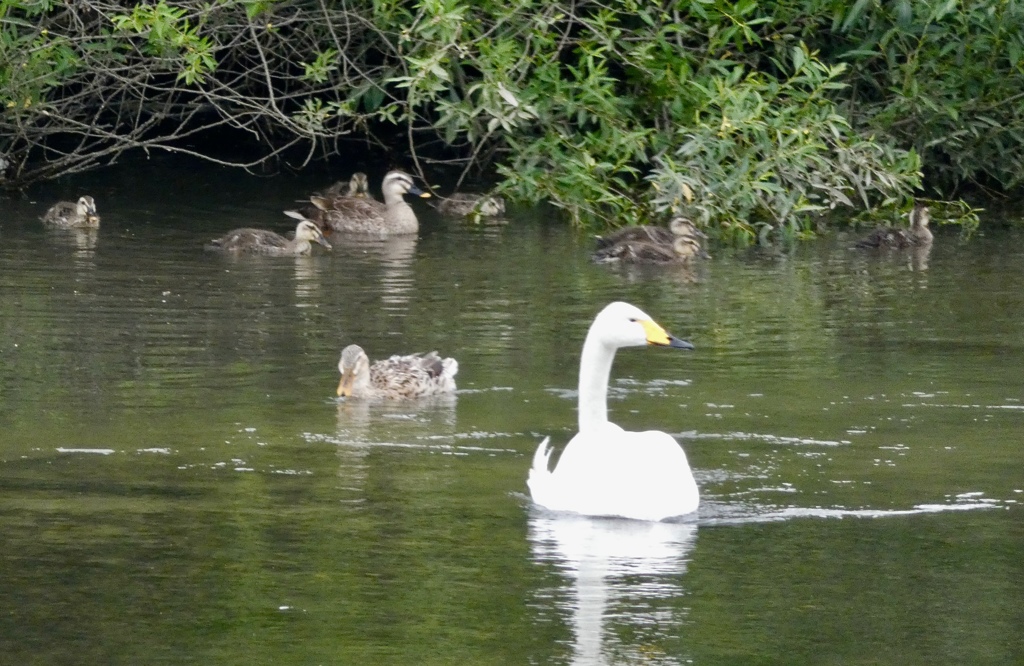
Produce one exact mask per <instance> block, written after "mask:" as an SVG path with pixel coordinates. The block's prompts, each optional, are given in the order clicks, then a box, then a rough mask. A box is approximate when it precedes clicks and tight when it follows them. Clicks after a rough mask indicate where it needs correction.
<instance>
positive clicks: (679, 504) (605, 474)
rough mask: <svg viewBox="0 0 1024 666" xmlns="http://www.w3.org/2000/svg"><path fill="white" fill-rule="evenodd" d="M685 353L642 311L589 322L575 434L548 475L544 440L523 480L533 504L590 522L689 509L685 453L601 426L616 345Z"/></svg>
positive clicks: (625, 308)
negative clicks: (597, 518)
mask: <svg viewBox="0 0 1024 666" xmlns="http://www.w3.org/2000/svg"><path fill="white" fill-rule="evenodd" d="M645 345H658V346H662V347H675V348H678V349H693V345H691V344H690V343H689V342H686V341H684V340H680V339H678V338H675V337H673V336H671V335H669V334H668V333H667V332H666V331H665V329H663V328H662V327H661V326H659V325H658V324H657V323H655V322H654V320H652V319H651V318H650V317H649V316H648V315H646V314H645V313H644V312H643V311H642V310H640V309H639V308H636V307H634V306H632V305H630V304H628V303H612V304H610V305H608V306H607V307H605V308H604V309H603V310H601V312H600V313H599V314H598V315H597V317H596V318H595V319H594V323H593V324H591V325H590V330H589V331H588V332H587V339H586V341H585V342H584V343H583V353H582V356H581V358H580V390H579V428H580V431H579V433H577V434H576V436H575V437H573V438H572V440H570V441H569V444H568V445H567V446H566V447H565V450H564V451H563V452H562V456H561V457H560V458H559V460H558V464H557V466H556V467H555V470H554V471H553V472H552V471H548V459H549V458H550V456H551V448H550V446H549V440H550V438H545V439H544V441H543V442H541V443H540V446H538V447H537V452H536V453H535V454H534V456H533V466H532V468H531V469H530V475H529V478H528V479H527V482H526V483H527V485H528V486H529V488H530V495H531V497H532V498H533V501H534V502H535V503H536V504H539V505H540V506H542V507H545V508H547V509H551V510H553V511H572V512H575V513H581V514H585V515H590V516H621V517H623V518H635V519H638V520H663V519H665V518H671V517H673V516H681V515H684V514H687V513H693V512H694V511H696V510H697V505H698V503H699V501H700V495H699V492H698V490H697V482H696V481H694V479H693V472H691V471H690V465H689V463H688V462H687V461H686V454H685V453H684V452H683V449H682V447H681V446H679V443H678V442H676V440H675V439H673V437H672V436H671V435H669V434H668V433H664V432H660V431H658V430H648V431H646V432H627V431H625V430H623V429H622V428H620V427H619V426H617V425H615V424H614V423H611V422H609V421H608V408H607V404H606V401H607V396H608V376H609V374H610V372H611V367H612V360H613V359H614V358H615V350H616V349H618V348H619V347H640V346H645Z"/></svg>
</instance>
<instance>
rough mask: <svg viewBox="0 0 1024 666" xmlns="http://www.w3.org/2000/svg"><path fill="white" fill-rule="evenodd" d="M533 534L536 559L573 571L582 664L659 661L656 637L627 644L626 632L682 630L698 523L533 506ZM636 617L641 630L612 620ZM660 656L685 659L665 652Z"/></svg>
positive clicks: (673, 633) (570, 603)
mask: <svg viewBox="0 0 1024 666" xmlns="http://www.w3.org/2000/svg"><path fill="white" fill-rule="evenodd" d="M529 539H530V544H531V550H532V553H533V558H534V560H535V561H536V562H537V563H538V564H541V565H544V566H550V565H552V564H553V565H555V566H556V567H557V568H558V569H559V570H560V571H561V573H562V574H563V575H564V577H565V579H566V584H565V586H564V587H565V592H568V594H565V593H563V591H561V590H559V591H556V593H555V594H552V595H550V598H551V599H558V600H565V601H564V602H563V604H564V606H565V608H564V610H567V611H568V612H569V613H571V615H572V617H571V624H572V628H573V632H574V635H575V636H574V638H575V644H574V654H573V659H572V662H571V663H573V664H580V665H581V666H582V665H584V664H586V665H588V666H589V665H592V664H610V663H613V662H616V663H617V662H620V661H623V659H622V658H623V657H624V656H626V655H632V657H635V659H633V658H626V659H625V661H626V662H632V661H638V662H644V663H649V662H652V659H651V657H652V655H651V653H650V649H651V646H649V645H625V644H622V643H621V637H622V636H627V635H635V636H642V635H648V636H649V635H650V633H651V631H652V630H653V631H655V632H657V634H658V635H660V636H663V637H666V638H668V637H673V638H675V637H678V633H679V625H680V620H681V618H680V617H679V611H678V608H679V606H678V602H677V601H673V599H678V597H680V596H682V595H683V594H684V593H685V590H684V588H683V586H682V580H681V578H680V576H681V574H683V573H685V572H686V566H687V562H688V561H689V555H690V552H691V551H692V550H693V547H694V544H695V542H696V539H697V525H696V524H693V523H666V522H660V523H658V522H649V521H639V520H625V519H618V518H591V517H586V516H580V515H575V514H562V513H551V512H545V511H541V510H535V511H533V512H532V515H531V517H530V522H529ZM612 618H614V623H615V624H616V625H630V626H631V627H632V628H634V629H635V631H629V632H622V631H612V630H611V629H609V628H608V627H607V625H606V620H607V622H608V623H610V622H612ZM659 657H660V658H658V659H654V660H653V661H655V662H657V663H682V661H683V659H682V657H681V656H678V655H667V654H661V655H659Z"/></svg>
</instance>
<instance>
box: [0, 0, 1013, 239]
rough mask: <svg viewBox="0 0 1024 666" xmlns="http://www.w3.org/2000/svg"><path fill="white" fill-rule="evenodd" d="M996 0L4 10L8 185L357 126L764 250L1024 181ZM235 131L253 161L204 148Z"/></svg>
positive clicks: (14, 5) (0, 11)
mask: <svg viewBox="0 0 1024 666" xmlns="http://www.w3.org/2000/svg"><path fill="white" fill-rule="evenodd" d="M1022 12H1024V8H1019V7H1018V6H1017V5H1016V4H1015V3H1006V2H999V1H998V0H976V1H975V2H972V3H967V4H964V3H953V2H949V1H947V0H921V1H918V2H910V0H897V1H896V2H892V3H877V2H867V1H865V0H858V1H857V2H855V3H852V5H851V4H850V3H846V2H840V0H799V1H798V0H777V1H775V2H768V1H764V2H758V1H757V0H741V1H740V2H725V1H724V0H665V1H664V2H660V3H652V2H641V1H639V0H623V1H622V2H618V3H600V2H595V1H594V0H576V1H575V2H568V1H565V2H548V1H543V2H542V1H541V0H506V1H505V2H498V1H496V0H481V1H473V2H471V1H470V0H416V1H414V2H408V1H406V0H364V2H351V3H343V4H342V3H321V2H312V1H306V0H297V1H291V2H276V1H274V0H231V1H227V2H216V3H208V2H205V1H202V0H181V1H178V2H174V3H173V4H171V3H168V2H166V1H165V0H159V1H158V2H156V3H138V4H136V5H134V6H131V5H126V4H125V3H120V2H116V1H115V0H89V1H88V2H82V3H54V2H49V1H48V0H43V1H39V0H0V21H2V23H0V25H2V27H3V29H2V31H0V99H2V101H3V104H4V109H5V112H4V115H3V116H2V119H0V152H2V153H3V154H4V155H5V156H6V157H7V159H8V160H9V161H10V162H11V165H12V166H11V167H10V168H9V170H8V173H7V178H8V181H7V184H8V185H9V186H19V185H22V184H24V183H26V182H31V181H32V180H35V179H39V178H47V177H52V176H54V175H59V174H60V173H67V172H71V171H77V170H82V169H86V168H92V167H94V166H96V165H98V164H101V163H103V161H104V160H105V159H111V158H113V157H114V156H116V155H117V154H118V153H120V152H121V151H124V150H129V149H135V148H140V147H141V148H143V149H151V148H161V149H166V150H177V151H181V152H188V153H191V154H195V155H197V156H199V157H204V158H206V159H213V160H217V161H221V162H223V163H230V164H235V165H238V166H244V167H247V168H251V167H254V166H257V165H260V164H262V163H265V162H270V161H272V160H276V159H278V158H279V156H281V155H282V154H284V151H286V150H293V151H294V149H295V148H298V147H303V148H305V149H306V151H307V152H306V156H305V158H303V160H302V162H303V163H306V162H308V161H309V160H311V159H313V157H314V156H317V155H321V156H330V155H332V154H336V153H339V152H341V151H342V150H343V149H344V146H343V143H342V141H343V140H344V139H345V138H346V137H350V136H353V137H354V136H358V137H364V138H366V139H369V140H370V141H371V142H373V143H376V144H377V145H379V146H381V147H384V148H387V149H389V150H393V151H396V152H399V153H404V154H406V155H408V158H409V160H410V161H411V163H412V165H413V166H414V167H415V168H416V169H418V170H419V171H420V172H421V173H425V172H427V171H428V170H435V169H440V168H453V167H454V168H456V169H458V170H459V175H458V180H459V181H460V182H461V181H462V179H464V178H465V177H466V176H467V175H469V174H470V173H472V172H487V173H496V174H497V175H498V176H500V178H501V180H500V183H499V189H501V190H502V191H503V192H504V193H506V194H507V195H509V196H511V197H512V198H515V199H519V200H522V201H526V202H541V201H547V202H550V203H551V204H553V205H555V206H557V207H559V208H561V209H562V210H564V211H565V212H566V214H567V216H568V217H569V219H570V220H572V221H573V222H574V223H576V224H580V225H591V226H604V225H622V224H633V223H638V222H645V221H651V220H660V219H662V218H664V217H665V216H667V215H669V214H672V213H681V214H685V215H689V216H691V217H692V218H693V219H694V220H695V221H696V222H698V223H699V224H701V225H702V226H704V227H705V228H707V229H708V230H709V231H710V232H711V233H712V234H714V235H717V236H719V237H722V238H723V239H726V240H728V241H731V242H736V243H748V242H752V241H754V240H756V239H758V238H764V237H765V236H766V235H768V234H782V235H788V236H796V237H804V236H807V235H810V234H811V230H812V229H813V228H814V226H813V222H814V220H815V217H816V216H817V215H819V214H820V213H822V212H823V211H828V210H833V209H837V208H849V209H851V212H853V211H856V210H872V211H873V210H878V209H880V208H885V207H889V208H893V209H895V208H897V207H900V206H906V205H907V202H908V200H909V198H910V197H911V195H912V193H913V192H914V191H915V190H916V189H918V188H920V187H921V185H922V180H921V171H922V170H924V171H925V173H928V174H931V175H936V176H938V177H937V178H933V179H932V180H930V181H929V185H930V186H931V187H932V188H933V189H935V188H936V187H937V186H941V185H943V184H947V183H948V184H949V185H951V186H956V185H958V184H960V183H963V182H964V181H971V180H974V179H978V178H984V179H986V180H989V181H994V182H996V183H998V184H1000V185H1002V186H1003V187H1007V188H1008V187H1012V186H1015V185H1017V184H1020V183H1021V181H1022V180H1024V141H1021V138H1022V136H1024V131H1022V130H1024V127H1022V121H1024V105H1022V104H1020V103H1019V102H1020V100H1021V99H1022V98H1024V83H1022V81H1024V77H1021V76H1020V74H1021V72H1022V67H1024V64H1022V53H1024V30H1021V27H1022V23H1024V22H1022V20H1021V19H1022V18H1024V14H1022ZM222 128H233V129H235V130H239V131H241V133H242V136H248V137H251V138H252V139H253V141H252V142H251V144H250V145H253V146H255V147H257V149H258V151H259V152H258V154H257V155H256V157H254V158H251V159H250V158H246V157H238V156H235V155H228V156H224V155H214V154H212V153H211V152H210V151H209V150H208V149H206V148H204V147H203V146H202V144H198V145H193V144H190V143H187V142H186V140H188V139H190V138H193V137H197V136H200V135H201V134H202V133H203V132H207V131H209V130H211V129H217V130H221V129H222Z"/></svg>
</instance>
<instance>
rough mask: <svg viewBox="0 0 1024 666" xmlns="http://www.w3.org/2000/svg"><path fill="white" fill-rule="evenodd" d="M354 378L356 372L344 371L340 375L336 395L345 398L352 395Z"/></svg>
mask: <svg viewBox="0 0 1024 666" xmlns="http://www.w3.org/2000/svg"><path fill="white" fill-rule="evenodd" d="M355 380H356V373H354V372H351V371H349V372H344V373H342V375H341V381H340V382H338V397H340V398H347V397H349V396H350V395H352V384H353V382H355Z"/></svg>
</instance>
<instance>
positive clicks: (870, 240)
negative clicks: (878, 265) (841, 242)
mask: <svg viewBox="0 0 1024 666" xmlns="http://www.w3.org/2000/svg"><path fill="white" fill-rule="evenodd" d="M930 219H931V215H930V214H929V212H928V207H927V206H926V205H924V204H923V203H917V204H915V205H914V209H913V210H911V211H910V228H909V229H895V228H893V227H878V228H877V229H875V230H874V231H872V232H871V233H870V234H868V236H867V237H865V238H863V239H861V240H859V241H857V247H859V248H881V247H888V248H896V249H905V248H908V247H922V246H925V245H930V244H931V242H932V239H933V236H932V232H931V229H929V228H928V222H929V221H930Z"/></svg>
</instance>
